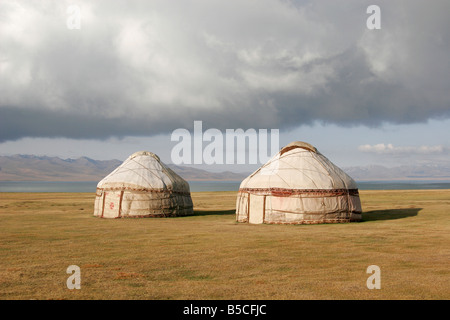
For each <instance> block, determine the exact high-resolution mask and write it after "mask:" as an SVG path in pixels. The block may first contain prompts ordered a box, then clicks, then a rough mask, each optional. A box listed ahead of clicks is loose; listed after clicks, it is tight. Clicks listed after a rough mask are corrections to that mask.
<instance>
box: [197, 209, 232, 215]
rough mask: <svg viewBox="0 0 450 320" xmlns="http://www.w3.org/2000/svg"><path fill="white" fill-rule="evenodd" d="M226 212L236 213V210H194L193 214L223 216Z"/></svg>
mask: <svg viewBox="0 0 450 320" xmlns="http://www.w3.org/2000/svg"><path fill="white" fill-rule="evenodd" d="M227 214H236V210H210V211H208V210H205V211H201V210H200V211H198V210H194V216H223V215H227Z"/></svg>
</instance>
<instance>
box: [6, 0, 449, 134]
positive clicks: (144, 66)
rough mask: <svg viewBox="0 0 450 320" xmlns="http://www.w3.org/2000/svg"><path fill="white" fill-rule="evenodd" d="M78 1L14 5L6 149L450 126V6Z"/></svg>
mask: <svg viewBox="0 0 450 320" xmlns="http://www.w3.org/2000/svg"><path fill="white" fill-rule="evenodd" d="M70 4H72V3H70ZM76 4H78V5H79V7H80V8H81V29H80V30H69V29H68V28H67V27H66V19H67V17H68V14H67V12H66V9H67V6H68V5H69V3H62V2H59V1H54V2H46V3H45V4H41V3H39V2H25V1H23V2H21V1H2V3H1V4H0V12H2V19H1V20H0V90H1V92H0V125H1V127H0V141H6V140H15V139H19V138H21V137H26V136H32V137H69V138H77V139H78V138H79V139H81V138H108V137H111V136H115V137H123V136H129V135H154V134H159V133H168V132H171V131H172V130H174V129H176V128H187V129H190V128H192V126H193V121H194V120H203V121H204V127H205V128H207V127H214V128H219V129H225V128H281V129H283V128H289V127H297V126H300V125H304V124H312V123H314V122H315V121H319V122H327V123H334V124H338V125H359V124H364V125H367V126H377V125H379V124H381V123H383V122H391V123H414V122H424V121H427V120H428V119H430V118H439V117H440V118H442V117H449V116H450V111H449V110H450V95H449V90H448V84H449V83H450V62H449V61H450V60H449V59H448V52H450V22H449V19H448V18H447V14H448V12H450V10H449V9H450V4H449V2H448V1H433V2H432V5H431V4H428V3H427V2H423V1H395V2H392V1H380V2H379V3H378V5H379V6H380V8H381V13H382V16H381V18H382V20H381V22H382V24H381V26H382V28H381V30H368V29H367V28H366V19H367V17H368V16H369V15H368V14H367V13H366V8H367V6H369V5H370V4H372V3H369V2H367V3H366V2H362V1H356V0H355V1H346V2H345V4H343V3H337V2H336V1H321V2H305V1H298V2H295V1H293V2H287V1H276V0H261V1H257V2H253V1H206V0H205V1H170V2H168V1H134V2H133V3H132V5H127V3H126V2H124V1H119V2H114V3H111V2H108V1H95V2H90V1H89V2H88V1H79V2H77V3H76Z"/></svg>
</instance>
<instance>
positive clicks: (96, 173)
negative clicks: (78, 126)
mask: <svg viewBox="0 0 450 320" xmlns="http://www.w3.org/2000/svg"><path fill="white" fill-rule="evenodd" d="M121 163H122V161H120V160H94V159H90V158H87V157H81V158H78V159H61V158H59V157H48V156H34V155H13V156H0V181H99V180H101V179H103V178H104V177H105V176H106V175H108V174H109V173H110V172H111V171H113V170H114V169H115V168H117V167H118V166H119V165H120V164H121ZM166 165H167V166H168V167H169V168H171V169H172V170H174V171H175V172H176V173H178V174H179V175H180V176H181V177H183V178H184V179H186V180H189V181H195V180H199V181H200V180H204V181H214V180H221V181H236V180H242V179H244V178H245V177H247V176H248V175H249V174H250V173H234V172H229V171H225V172H209V171H206V170H201V169H196V168H191V167H185V166H177V165H174V164H166Z"/></svg>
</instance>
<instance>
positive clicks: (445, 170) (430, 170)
mask: <svg viewBox="0 0 450 320" xmlns="http://www.w3.org/2000/svg"><path fill="white" fill-rule="evenodd" d="M343 170H344V171H345V172H346V173H347V174H349V175H350V176H351V177H352V178H353V179H354V180H357V181H362V180H374V181H376V180H450V164H449V165H429V164H428V165H403V166H398V167H394V168H387V167H384V166H380V165H370V166H364V167H349V168H343Z"/></svg>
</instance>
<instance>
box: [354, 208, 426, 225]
mask: <svg viewBox="0 0 450 320" xmlns="http://www.w3.org/2000/svg"><path fill="white" fill-rule="evenodd" d="M420 210H422V208H404V209H388V210H373V211H367V212H363V214H362V221H361V222H365V221H377V220H394V219H403V218H408V217H414V216H417V214H418V213H419V211H420Z"/></svg>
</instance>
